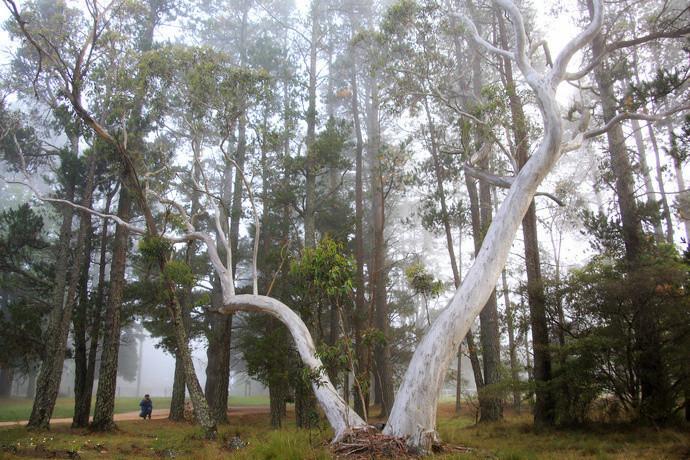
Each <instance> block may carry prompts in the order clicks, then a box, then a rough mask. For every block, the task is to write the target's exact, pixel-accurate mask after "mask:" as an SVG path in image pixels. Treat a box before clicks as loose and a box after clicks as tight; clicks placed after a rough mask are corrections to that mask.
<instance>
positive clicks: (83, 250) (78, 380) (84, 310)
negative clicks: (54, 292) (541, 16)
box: [72, 154, 96, 427]
mask: <svg viewBox="0 0 690 460" xmlns="http://www.w3.org/2000/svg"><path fill="white" fill-rule="evenodd" d="M87 174H88V175H87V179H86V186H85V188H84V191H83V197H82V202H81V205H82V206H84V207H87V208H91V205H92V202H93V200H92V195H93V188H94V180H95V175H96V155H94V154H91V156H90V157H89V164H88V172H87ZM92 231H93V225H92V222H91V215H90V214H89V213H87V212H82V213H81V215H80V221H79V236H78V238H77V251H79V256H78V257H77V258H76V259H77V260H75V263H74V271H73V272H72V273H73V276H75V278H76V276H77V273H79V275H78V276H79V280H78V286H79V291H80V295H79V304H78V308H77V310H76V312H75V315H74V318H73V323H74V416H73V417H72V426H73V427H85V426H88V424H89V411H86V417H84V411H83V410H80V409H81V408H80V404H82V403H83V401H84V398H85V396H86V393H87V391H88V393H89V394H90V393H91V390H87V388H86V387H87V386H88V385H89V382H88V380H87V377H88V375H87V374H88V356H87V354H86V325H87V316H88V311H89V286H88V283H89V270H90V268H91V246H92V245H91V234H92ZM75 281H76V279H75ZM89 409H90V408H89Z"/></svg>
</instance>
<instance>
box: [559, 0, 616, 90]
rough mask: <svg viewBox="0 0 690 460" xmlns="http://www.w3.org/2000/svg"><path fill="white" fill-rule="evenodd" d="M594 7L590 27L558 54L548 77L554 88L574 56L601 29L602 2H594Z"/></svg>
mask: <svg viewBox="0 0 690 460" xmlns="http://www.w3.org/2000/svg"><path fill="white" fill-rule="evenodd" d="M592 5H593V7H594V11H593V13H592V20H591V21H590V23H589V25H588V26H587V27H586V28H585V29H584V30H583V31H581V32H580V33H579V34H578V35H577V37H575V38H574V39H573V40H570V41H569V42H568V43H567V44H566V46H565V48H563V50H561V52H560V53H558V56H557V57H556V60H555V61H554V65H553V68H552V69H551V72H550V73H549V74H548V75H547V79H548V80H549V81H550V83H551V87H552V88H556V86H558V84H559V83H560V82H561V81H563V78H564V76H565V70H566V68H567V67H568V63H569V62H570V59H572V57H573V55H574V54H575V53H576V52H578V51H579V50H580V49H582V47H584V46H585V45H586V44H587V43H589V42H590V41H591V40H592V38H593V37H594V36H595V35H596V34H597V33H598V32H599V30H600V29H601V24H602V22H603V16H604V15H603V11H602V9H603V7H602V2H601V0H593V1H592Z"/></svg>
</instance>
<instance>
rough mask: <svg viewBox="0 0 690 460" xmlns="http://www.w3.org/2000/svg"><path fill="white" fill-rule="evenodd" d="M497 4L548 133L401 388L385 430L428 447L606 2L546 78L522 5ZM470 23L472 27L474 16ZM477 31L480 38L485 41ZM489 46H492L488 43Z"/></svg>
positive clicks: (545, 165)
mask: <svg viewBox="0 0 690 460" xmlns="http://www.w3.org/2000/svg"><path fill="white" fill-rule="evenodd" d="M496 3H497V4H498V5H499V6H501V7H502V8H504V9H506V10H507V12H508V14H509V15H510V19H511V21H512V23H513V27H514V29H515V31H516V47H515V51H514V53H513V54H512V55H513V56H514V57H515V59H516V62H517V63H518V66H519V68H520V70H521V72H522V74H523V75H524V76H525V79H526V80H527V83H528V84H529V86H530V87H531V89H532V90H533V91H534V93H535V94H536V97H537V103H538V104H539V107H540V109H541V112H542V116H543V120H544V127H543V133H544V134H543V138H542V140H541V142H540V143H539V146H538V147H537V149H536V151H535V152H534V154H533V155H532V157H531V158H530V160H529V161H528V162H527V163H526V164H525V165H524V167H523V168H522V169H521V170H520V172H519V173H518V175H517V176H516V178H515V181H514V182H513V185H512V187H511V188H510V189H509V191H508V194H507V196H506V198H505V200H504V201H503V203H502V204H501V206H500V207H499V209H498V212H497V213H496V216H495V218H494V220H493V222H492V223H491V225H490V226H489V228H488V231H487V233H486V236H485V237H484V241H483V243H482V247H481V250H480V251H479V253H478V254H477V257H476V258H475V262H474V264H473V265H472V267H471V268H470V270H469V272H468V273H467V275H466V277H465V280H464V281H463V284H462V285H461V286H460V288H459V289H458V290H457V291H456V293H455V295H454V296H453V298H452V299H451V301H450V302H449V305H448V306H447V308H446V309H444V310H443V311H442V312H441V313H440V315H439V316H438V318H437V319H436V321H435V322H434V323H433V324H432V326H431V328H430V329H429V331H428V332H427V334H426V335H425V336H424V338H423V339H422V341H421V343H420V344H419V345H418V346H417V349H416V350H415V352H414V354H413V356H412V360H411V362H410V364H409V367H408V369H407V372H406V373H405V377H404V379H403V383H402V386H401V387H400V390H399V391H398V395H397V398H396V400H395V404H394V405H393V411H392V412H391V415H390V417H389V419H388V424H387V425H386V428H385V430H384V433H386V434H390V435H394V436H401V437H406V438H407V441H408V443H409V444H411V445H413V446H415V447H418V448H419V449H421V450H425V451H426V450H429V448H430V447H431V443H432V442H433V441H435V440H436V439H437V433H436V408H437V404H438V396H439V394H440V390H441V387H442V386H443V382H444V380H445V376H446V372H447V369H448V366H449V364H450V361H451V359H452V358H453V356H454V354H455V352H456V350H457V347H458V345H459V344H460V341H461V340H462V338H463V337H464V336H465V335H466V334H467V332H468V331H469V329H470V325H471V324H472V322H473V320H474V318H476V316H477V315H478V314H479V312H480V311H481V309H482V307H483V306H484V304H485V302H486V301H487V300H488V299H489V297H490V295H491V292H492V291H493V289H494V286H495V284H496V281H497V280H498V277H499V276H500V273H501V270H502V269H503V267H504V265H505V263H506V260H507V259H508V255H509V252H510V248H511V245H512V242H513V240H514V238H515V235H516V233H517V231H518V229H519V227H520V223H521V221H522V218H523V216H524V215H525V213H526V212H527V209H528V208H529V206H530V203H531V202H532V197H533V196H534V194H535V193H536V191H537V187H538V186H539V184H540V183H541V182H542V180H543V179H544V177H546V175H547V174H548V173H549V171H550V170H551V169H552V168H553V166H554V165H555V164H556V161H557V160H558V158H559V157H560V153H561V143H562V140H563V127H562V125H561V120H560V109H559V107H558V104H557V103H556V99H555V89H556V87H557V86H558V84H559V83H560V82H561V81H562V79H563V75H564V73H565V67H566V66H567V63H568V61H569V60H570V58H571V57H572V55H573V54H574V53H575V51H577V50H578V49H580V48H581V47H583V46H584V45H585V44H587V43H588V42H589V41H590V40H591V38H592V37H593V35H594V34H595V33H596V32H597V31H598V30H599V28H600V27H601V8H600V6H601V5H600V4H599V3H597V4H596V5H597V8H596V12H597V14H595V19H594V20H593V21H592V24H590V25H589V26H588V27H587V28H586V29H585V31H583V32H582V33H580V34H579V35H578V36H577V37H576V38H575V39H573V40H571V41H570V42H569V43H568V44H567V45H566V47H565V48H564V50H563V51H562V52H561V54H559V56H558V57H557V58H556V60H555V61H554V67H553V68H552V69H551V70H550V71H549V73H548V74H547V75H545V76H541V75H539V74H537V72H536V71H535V70H534V69H533V68H532V67H531V65H530V64H529V60H528V58H527V47H528V45H527V37H526V33H525V29H524V23H523V22H522V16H521V14H520V13H519V11H518V10H517V7H516V6H515V5H514V4H513V3H512V2H510V1H508V0H497V2H496ZM465 23H466V25H469V24H468V23H469V21H467V20H466V21H465ZM474 32H476V29H475V30H474ZM474 32H472V33H473V36H474V38H475V41H480V40H481V39H480V38H479V37H477V36H476V35H474ZM483 46H484V47H485V48H487V49H491V48H492V46H491V45H489V44H488V43H484V44H483Z"/></svg>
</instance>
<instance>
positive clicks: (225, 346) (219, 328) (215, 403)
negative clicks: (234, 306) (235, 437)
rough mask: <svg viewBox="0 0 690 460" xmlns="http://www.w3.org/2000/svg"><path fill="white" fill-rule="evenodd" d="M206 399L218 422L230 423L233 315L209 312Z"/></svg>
mask: <svg viewBox="0 0 690 460" xmlns="http://www.w3.org/2000/svg"><path fill="white" fill-rule="evenodd" d="M208 322H209V329H210V330H209V332H207V338H208V351H207V354H206V356H207V357H208V364H207V366H206V388H205V393H206V400H207V401H208V405H209V408H210V410H211V415H212V416H213V418H214V420H215V421H216V423H228V387H229V385H230V331H231V327H232V315H222V314H220V313H210V314H209V319H208Z"/></svg>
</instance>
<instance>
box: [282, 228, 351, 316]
mask: <svg viewBox="0 0 690 460" xmlns="http://www.w3.org/2000/svg"><path fill="white" fill-rule="evenodd" d="M354 267H355V264H354V260H353V259H352V258H351V257H348V256H346V255H345V254H344V249H343V246H342V244H340V243H337V242H336V241H334V240H332V239H331V238H329V237H326V238H323V239H322V240H321V241H320V242H319V244H318V245H317V246H316V247H315V248H306V249H305V250H304V253H303V254H302V257H301V258H300V259H298V260H293V261H292V263H291V264H290V276H291V277H292V279H293V280H294V281H295V283H296V286H295V287H296V288H297V289H299V291H300V292H301V297H303V300H304V301H305V302H306V303H317V302H321V301H324V300H334V301H336V302H340V303H342V302H343V300H344V299H345V298H347V297H348V296H349V295H350V293H351V292H352V278H353V275H354V271H355V268H354Z"/></svg>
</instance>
